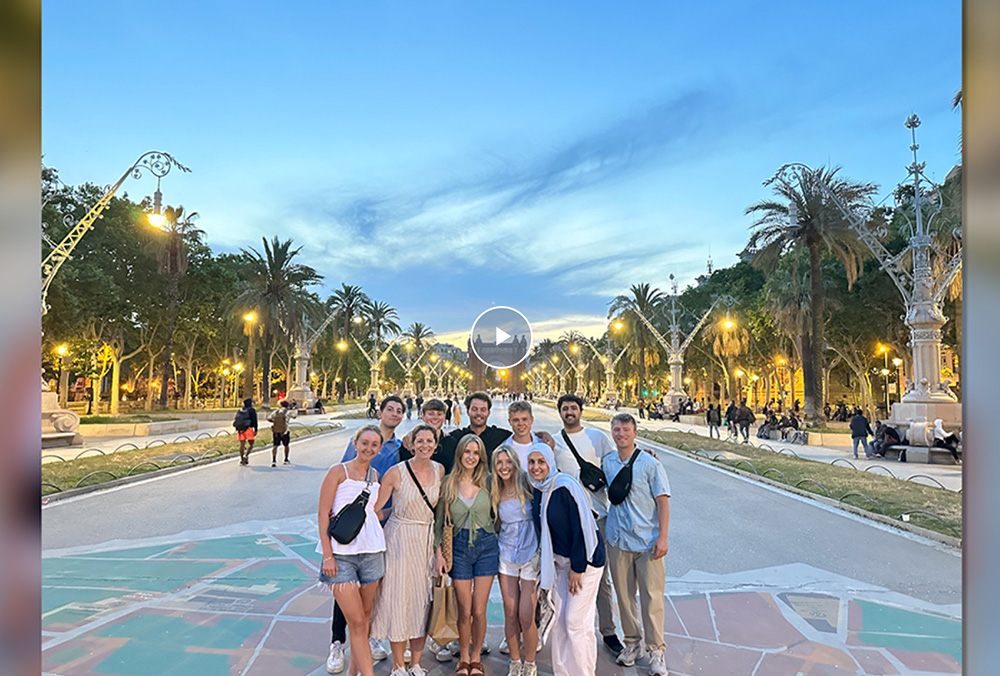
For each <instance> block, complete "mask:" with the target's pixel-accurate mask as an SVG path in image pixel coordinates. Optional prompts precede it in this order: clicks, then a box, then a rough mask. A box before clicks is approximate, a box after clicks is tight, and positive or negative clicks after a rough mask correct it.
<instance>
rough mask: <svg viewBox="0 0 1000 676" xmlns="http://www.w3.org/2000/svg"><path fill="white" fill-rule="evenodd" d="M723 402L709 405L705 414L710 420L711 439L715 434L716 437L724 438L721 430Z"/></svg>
mask: <svg viewBox="0 0 1000 676" xmlns="http://www.w3.org/2000/svg"><path fill="white" fill-rule="evenodd" d="M721 409H722V404H719V406H718V407H716V406H715V405H713V404H709V405H708V412H707V413H706V414H705V419H706V420H707V422H708V438H709V439H711V438H712V437H713V436H714V437H715V438H716V439H722V434H721V433H720V432H719V425H721V424H722V414H721Z"/></svg>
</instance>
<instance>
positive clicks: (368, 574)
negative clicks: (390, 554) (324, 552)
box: [319, 552, 385, 585]
mask: <svg viewBox="0 0 1000 676" xmlns="http://www.w3.org/2000/svg"><path fill="white" fill-rule="evenodd" d="M333 558H334V560H335V561H336V562H337V574H336V575H334V576H333V577H330V576H329V575H325V574H324V573H323V570H322V569H320V571H319V581H320V582H322V583H323V584H326V585H334V584H341V583H342V582H357V583H358V584H361V585H367V584H371V583H372V582H378V581H379V580H381V579H382V577H383V576H384V575H385V554H384V552H373V553H369V554H334V555H333Z"/></svg>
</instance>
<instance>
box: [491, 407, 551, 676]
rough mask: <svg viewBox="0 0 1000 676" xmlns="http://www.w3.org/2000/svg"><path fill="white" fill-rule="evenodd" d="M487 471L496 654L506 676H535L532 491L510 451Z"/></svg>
mask: <svg viewBox="0 0 1000 676" xmlns="http://www.w3.org/2000/svg"><path fill="white" fill-rule="evenodd" d="M515 403H517V402H515ZM521 403H526V402H521ZM492 469H493V484H492V486H491V487H490V502H491V504H492V507H493V512H494V514H496V520H497V522H498V523H499V524H500V530H499V536H498V538H497V539H498V545H499V549H500V567H499V579H500V595H501V597H502V599H503V612H504V642H503V643H502V644H501V645H500V652H501V653H508V654H510V667H509V669H508V671H507V676H537V674H538V667H537V666H536V665H535V653H536V651H537V649H538V627H537V626H536V625H535V604H536V602H537V601H538V593H537V589H538V558H539V556H538V534H537V533H536V532H535V525H534V523H533V522H532V517H531V498H532V489H531V486H530V485H529V484H528V477H527V474H525V472H524V470H522V469H521V462H520V460H518V456H517V452H515V451H514V449H513V448H512V447H510V446H508V445H506V444H504V445H503V446H500V448H498V449H497V450H496V451H495V452H494V453H493V467H492ZM522 640H523V642H524V663H523V664H522V663H521V657H522V655H521V642H522Z"/></svg>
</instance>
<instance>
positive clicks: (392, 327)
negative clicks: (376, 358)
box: [364, 300, 400, 354]
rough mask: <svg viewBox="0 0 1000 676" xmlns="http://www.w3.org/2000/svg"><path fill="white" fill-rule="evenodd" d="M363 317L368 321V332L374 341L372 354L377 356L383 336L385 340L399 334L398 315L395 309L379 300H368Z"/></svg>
mask: <svg viewBox="0 0 1000 676" xmlns="http://www.w3.org/2000/svg"><path fill="white" fill-rule="evenodd" d="M364 313H365V317H366V318H367V319H368V330H369V331H370V332H371V336H372V337H373V338H374V339H375V343H374V346H375V349H374V354H378V351H379V343H380V342H381V340H382V337H383V334H384V336H385V337H386V338H388V337H389V336H395V335H398V334H399V331H400V329H399V322H398V321H396V320H398V319H399V314H398V313H397V312H396V308H394V307H392V306H391V305H389V304H388V303H383V302H382V301H379V300H369V301H368V302H367V303H366V304H365V307H364Z"/></svg>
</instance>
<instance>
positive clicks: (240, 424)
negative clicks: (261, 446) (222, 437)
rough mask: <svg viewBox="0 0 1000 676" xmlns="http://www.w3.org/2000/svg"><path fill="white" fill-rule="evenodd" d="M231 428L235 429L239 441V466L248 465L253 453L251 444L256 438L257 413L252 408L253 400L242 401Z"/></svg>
mask: <svg viewBox="0 0 1000 676" xmlns="http://www.w3.org/2000/svg"><path fill="white" fill-rule="evenodd" d="M233 427H234V428H235V429H236V438H237V439H239V440H240V464H241V465H249V464H250V452H251V451H253V442H254V440H255V439H256V438H257V411H256V409H254V407H253V399H250V398H247V399H244V400H243V408H241V409H240V410H238V411H237V412H236V418H235V419H234V420H233ZM248 441H249V442H250V446H249V447H247V442H248Z"/></svg>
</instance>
